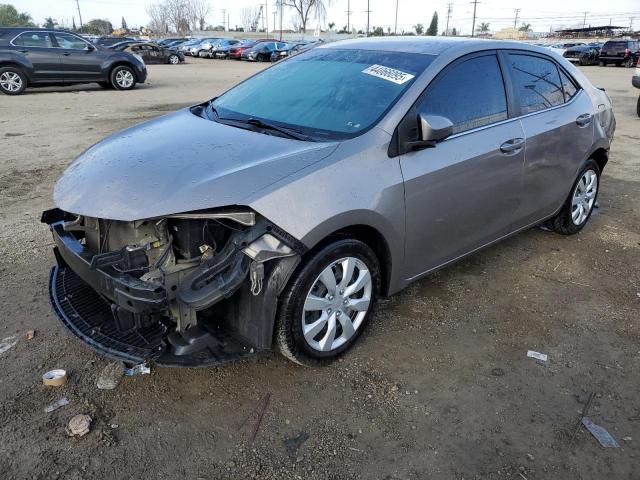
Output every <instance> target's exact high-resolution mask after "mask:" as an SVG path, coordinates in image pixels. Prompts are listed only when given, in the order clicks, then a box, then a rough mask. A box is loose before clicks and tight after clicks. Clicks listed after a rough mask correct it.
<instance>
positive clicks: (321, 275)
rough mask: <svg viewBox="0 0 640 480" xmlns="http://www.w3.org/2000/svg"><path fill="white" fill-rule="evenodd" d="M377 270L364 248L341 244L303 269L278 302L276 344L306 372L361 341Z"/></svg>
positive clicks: (330, 246) (347, 242) (336, 243)
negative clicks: (358, 340) (359, 339)
mask: <svg viewBox="0 0 640 480" xmlns="http://www.w3.org/2000/svg"><path fill="white" fill-rule="evenodd" d="M380 284H381V275H380V264H379V262H378V259H377V257H376V255H375V253H374V252H373V251H372V250H371V248H369V247H368V246H367V245H366V244H365V243H363V242H360V241H358V240H353V239H349V238H343V239H339V240H336V241H334V242H333V243H330V244H328V245H326V246H324V247H322V248H321V249H319V250H318V251H317V252H315V254H313V255H312V256H311V257H310V258H309V259H308V260H306V261H305V262H304V263H302V264H301V265H300V266H299V267H298V269H297V270H296V272H295V273H294V275H293V276H292V277H291V279H290V280H289V284H288V285H287V288H286V289H285V291H284V292H283V294H282V296H281V298H280V300H279V309H278V319H277V327H276V341H277V344H278V346H279V348H280V351H281V352H282V354H283V355H284V356H285V357H287V358H288V359H290V360H292V361H294V362H296V363H298V364H300V365H305V366H320V365H326V364H328V363H330V362H332V361H333V360H335V359H336V358H338V357H339V356H340V355H342V354H343V353H344V352H345V351H346V350H348V349H349V348H350V347H351V346H352V345H353V343H354V342H355V341H356V340H357V338H358V337H359V336H360V334H361V333H362V331H363V330H364V329H365V327H366V325H367V324H368V322H369V320H370V318H371V315H372V314H373V311H374V308H375V304H376V302H377V300H378V295H379V292H380Z"/></svg>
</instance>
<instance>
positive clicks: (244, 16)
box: [240, 7, 258, 32]
mask: <svg viewBox="0 0 640 480" xmlns="http://www.w3.org/2000/svg"><path fill="white" fill-rule="evenodd" d="M257 18H258V7H242V10H240V22H241V23H242V28H244V31H245V32H250V31H252V30H253V28H254V24H255V22H256V19H257Z"/></svg>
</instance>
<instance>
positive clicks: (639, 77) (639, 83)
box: [631, 58, 640, 117]
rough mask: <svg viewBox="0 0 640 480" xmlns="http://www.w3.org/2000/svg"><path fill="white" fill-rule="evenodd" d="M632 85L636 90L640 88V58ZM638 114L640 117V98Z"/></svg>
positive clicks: (637, 108)
mask: <svg viewBox="0 0 640 480" xmlns="http://www.w3.org/2000/svg"><path fill="white" fill-rule="evenodd" d="M631 84H632V85H633V86H634V87H636V88H640V58H639V59H638V63H637V64H636V70H635V72H634V74H633V77H632V78H631ZM636 113H637V114H638V116H639V117H640V96H639V97H638V104H637V105H636Z"/></svg>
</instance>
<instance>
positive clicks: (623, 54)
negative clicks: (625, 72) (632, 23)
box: [600, 40, 640, 68]
mask: <svg viewBox="0 0 640 480" xmlns="http://www.w3.org/2000/svg"><path fill="white" fill-rule="evenodd" d="M638 58H640V40H609V41H607V42H605V44H604V45H603V46H602V48H601V49H600V66H601V67H606V66H607V65H608V64H610V63H613V64H615V65H616V66H618V67H619V66H621V65H622V66H625V67H627V68H631V67H633V66H634V65H635V64H636V62H637V61H638Z"/></svg>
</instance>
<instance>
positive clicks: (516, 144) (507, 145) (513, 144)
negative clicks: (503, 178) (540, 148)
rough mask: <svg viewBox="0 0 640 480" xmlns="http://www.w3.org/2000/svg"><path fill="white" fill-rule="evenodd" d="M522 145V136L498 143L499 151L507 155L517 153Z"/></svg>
mask: <svg viewBox="0 0 640 480" xmlns="http://www.w3.org/2000/svg"><path fill="white" fill-rule="evenodd" d="M522 147H524V138H512V139H511V140H507V141H506V142H504V143H503V144H502V145H500V151H501V152H502V153H505V154H507V155H513V154H514V153H518V152H519V151H520V150H522Z"/></svg>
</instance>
